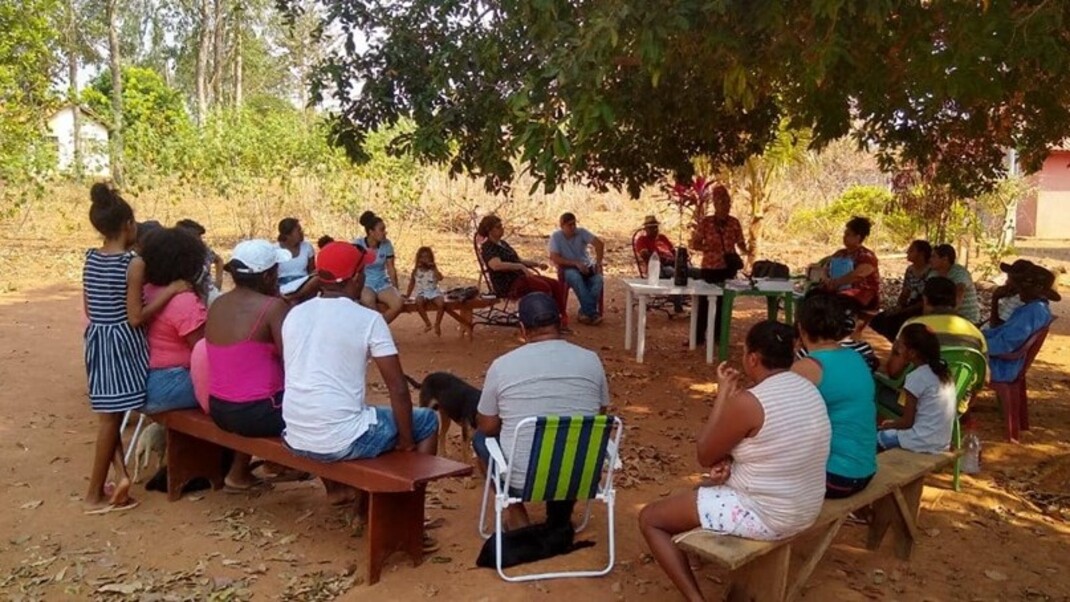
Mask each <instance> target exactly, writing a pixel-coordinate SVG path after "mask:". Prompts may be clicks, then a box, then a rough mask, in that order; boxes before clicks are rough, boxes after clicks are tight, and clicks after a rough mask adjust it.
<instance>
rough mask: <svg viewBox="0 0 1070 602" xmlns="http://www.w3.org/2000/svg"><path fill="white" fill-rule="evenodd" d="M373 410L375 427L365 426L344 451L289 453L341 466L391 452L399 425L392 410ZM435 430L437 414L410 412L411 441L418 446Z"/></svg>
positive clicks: (419, 409) (419, 411)
mask: <svg viewBox="0 0 1070 602" xmlns="http://www.w3.org/2000/svg"><path fill="white" fill-rule="evenodd" d="M371 408H372V409H373V410H375V418H376V424H372V425H370V426H368V430H366V431H364V434H363V435H361V436H360V437H357V439H356V441H353V442H352V443H350V444H349V447H348V448H347V449H344V450H342V451H340V452H335V453H332V454H318V453H315V452H306V451H301V450H299V449H291V451H292V452H293V453H295V454H297V455H298V456H302V457H305V458H309V459H310V460H316V461H317V462H341V461H343V460H361V459H366V458H375V457H377V456H381V455H383V454H385V453H386V452H388V451H391V450H393V449H394V446H395V445H397V443H398V424H397V422H396V421H394V410H392V409H391V408H388V407H384V406H371ZM437 430H438V413H437V412H435V411H434V410H432V409H430V408H413V409H412V438H413V439H415V440H416V442H417V443H419V442H421V441H423V440H424V439H427V438H428V437H430V436H431V435H434V434H435V432H436V431H437Z"/></svg>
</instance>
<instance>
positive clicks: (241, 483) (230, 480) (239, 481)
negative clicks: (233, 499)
mask: <svg viewBox="0 0 1070 602" xmlns="http://www.w3.org/2000/svg"><path fill="white" fill-rule="evenodd" d="M263 483H264V481H262V480H260V479H258V478H256V477H255V476H249V477H248V478H234V477H231V476H230V475H227V476H226V477H225V478H224V479H223V486H224V487H226V488H227V489H231V490H233V491H247V490H249V489H253V488H255V487H258V486H260V485H262V484H263Z"/></svg>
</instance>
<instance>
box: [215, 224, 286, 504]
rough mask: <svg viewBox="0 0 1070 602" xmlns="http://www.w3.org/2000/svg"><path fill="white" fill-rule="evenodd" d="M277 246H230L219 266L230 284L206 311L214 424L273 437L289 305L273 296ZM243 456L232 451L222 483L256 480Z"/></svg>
mask: <svg viewBox="0 0 1070 602" xmlns="http://www.w3.org/2000/svg"><path fill="white" fill-rule="evenodd" d="M279 261H280V253H279V249H278V247H276V246H275V245H273V244H271V243H270V242H268V241H266V240H246V241H243V242H240V243H238V246H236V247H234V253H233V255H232V258H231V260H230V261H229V262H227V264H226V266H225V267H224V269H225V270H226V271H227V272H229V273H230V275H231V277H232V278H233V279H234V285H235V286H234V289H233V290H231V291H229V292H227V293H224V294H223V295H221V296H220V297H219V298H218V299H216V301H215V303H213V304H212V307H211V309H210V310H209V312H208V322H207V324H206V326H205V333H204V338H205V343H206V348H207V352H208V366H209V375H208V382H209V387H208V390H209V392H208V395H209V396H208V407H209V413H210V414H211V416H212V419H213V420H214V421H215V423H216V425H218V426H219V428H221V429H223V430H225V431H229V432H232V433H237V434H239V435H244V436H246V437H277V436H279V435H280V434H281V433H282V429H283V427H284V426H285V425H284V423H283V421H282V389H283V372H282V321H283V319H284V318H285V317H286V312H287V311H288V310H289V305H288V304H287V303H286V302H285V301H284V300H283V299H282V298H281V297H279V284H278V271H279V269H278V264H279ZM249 459H250V458H249V457H248V456H245V455H244V454H235V458H234V464H233V465H232V466H231V469H230V472H229V473H228V474H227V477H226V479H225V484H226V486H227V487H228V488H231V489H238V490H242V489H248V488H250V487H253V486H255V485H256V484H257V479H256V478H255V477H254V476H253V475H252V473H251V472H250V470H249Z"/></svg>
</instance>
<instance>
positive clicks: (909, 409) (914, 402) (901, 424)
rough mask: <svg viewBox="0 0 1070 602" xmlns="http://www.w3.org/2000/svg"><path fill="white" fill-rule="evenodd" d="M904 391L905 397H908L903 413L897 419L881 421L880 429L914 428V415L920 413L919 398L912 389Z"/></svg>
mask: <svg viewBox="0 0 1070 602" xmlns="http://www.w3.org/2000/svg"><path fill="white" fill-rule="evenodd" d="M903 392H904V393H905V395H903V397H904V398H906V399H905V405H904V406H903V413H902V414H901V415H900V416H899V418H896V419H895V420H885V421H884V422H881V424H880V426H879V427H878V429H879V430H882V431H883V430H889V429H895V430H905V429H909V428H913V426H914V417H915V416H917V414H918V398H917V397H915V396H914V394H913V393H911V392H910V391H906V390H904V391H903Z"/></svg>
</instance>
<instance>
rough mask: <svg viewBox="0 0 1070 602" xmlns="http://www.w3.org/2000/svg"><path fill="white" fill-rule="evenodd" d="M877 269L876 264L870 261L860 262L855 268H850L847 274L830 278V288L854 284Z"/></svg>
mask: <svg viewBox="0 0 1070 602" xmlns="http://www.w3.org/2000/svg"><path fill="white" fill-rule="evenodd" d="M876 271H877V266H875V265H873V264H870V263H860V264H858V265H857V266H855V269H853V270H851V271H850V272H848V273H847V274H844V275H843V276H840V277H839V278H830V279H829V281H828V283H829V286H830V287H831V288H839V287H841V286H844V285H846V284H854V283H855V282H858V281H859V280H862V279H864V278H867V277H869V276H870V275H872V274H873V272H876Z"/></svg>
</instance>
